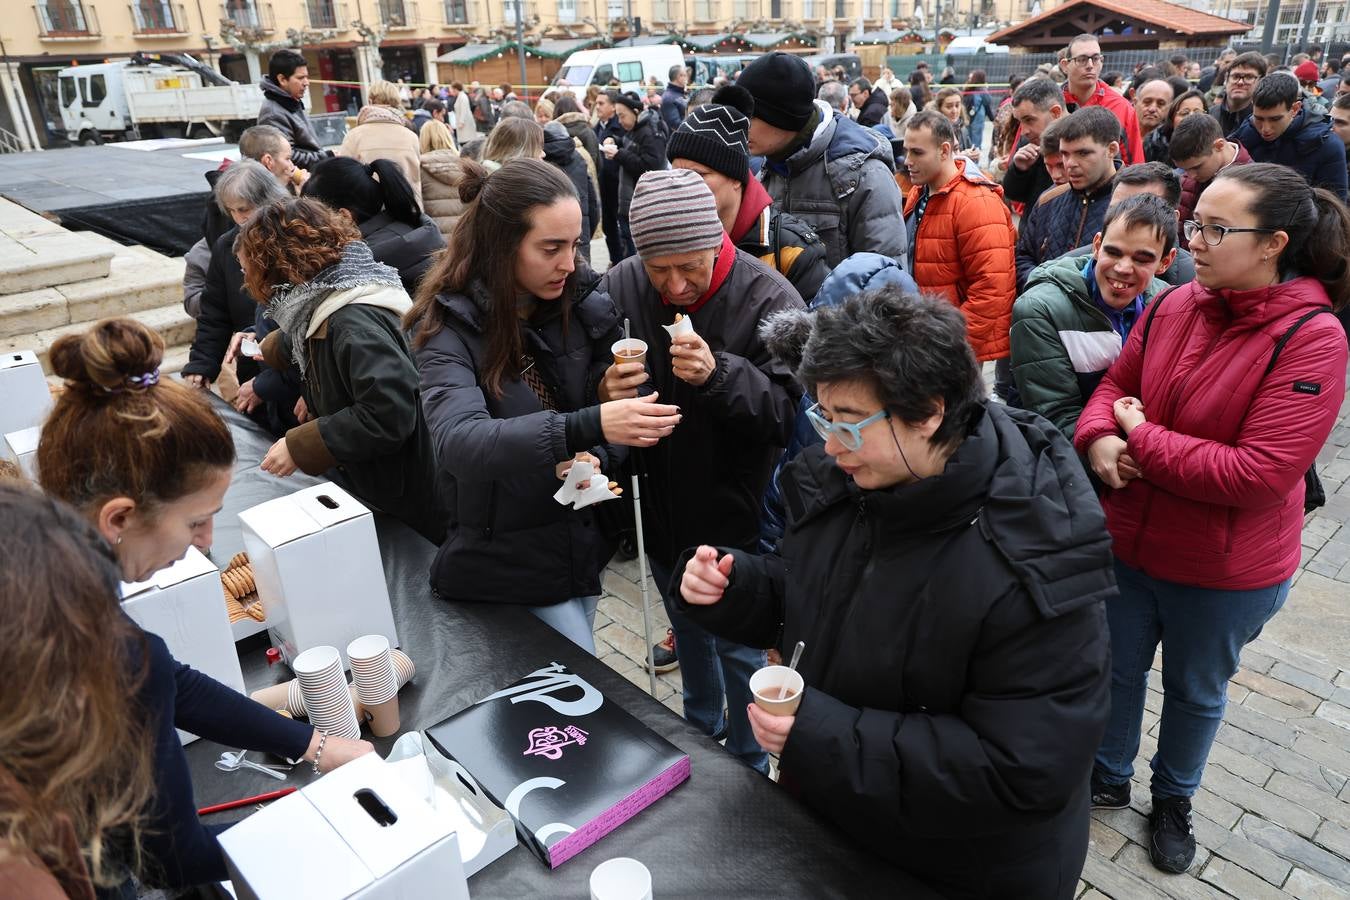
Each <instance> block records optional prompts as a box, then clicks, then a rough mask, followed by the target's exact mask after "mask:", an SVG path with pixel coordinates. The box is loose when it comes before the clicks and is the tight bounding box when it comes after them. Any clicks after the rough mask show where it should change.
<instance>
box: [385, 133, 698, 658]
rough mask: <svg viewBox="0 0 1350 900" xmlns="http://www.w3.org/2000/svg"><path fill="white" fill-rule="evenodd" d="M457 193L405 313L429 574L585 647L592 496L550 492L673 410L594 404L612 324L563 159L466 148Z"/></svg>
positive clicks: (595, 583) (592, 564)
mask: <svg viewBox="0 0 1350 900" xmlns="http://www.w3.org/2000/svg"><path fill="white" fill-rule="evenodd" d="M499 127H500V126H499ZM460 198H461V199H462V200H463V201H464V202H465V203H466V204H467V207H468V208H467V210H466V211H465V213H464V215H463V216H462V217H461V218H460V220H459V222H458V223H457V224H456V225H455V233H454V236H453V238H452V240H451V241H450V246H451V250H449V251H448V252H447V253H446V254H445V256H443V257H442V258H441V261H440V263H439V264H438V265H437V266H436V268H435V269H433V270H432V271H431V272H430V273H428V275H427V278H426V280H425V281H424V282H423V283H422V287H421V289H420V290H419V291H418V295H417V303H416V304H415V305H414V306H413V309H412V311H411V312H410V313H409V314H408V316H407V317H406V318H405V319H404V327H405V328H408V329H410V330H411V331H412V332H413V347H414V349H415V350H416V353H417V365H418V368H419V369H420V370H421V374H422V389H423V403H424V405H425V408H426V415H427V422H428V424H429V425H430V426H431V432H432V436H433V439H434V441H435V444H436V449H437V454H438V457H439V459H440V468H441V474H442V476H443V478H444V480H445V487H446V495H447V501H448V504H449V511H448V514H449V519H450V522H449V528H448V530H447V533H446V538H445V542H444V544H442V545H441V549H440V552H439V553H438V554H437V555H436V561H435V563H433V565H432V571H431V582H432V585H433V586H434V587H435V588H436V591H437V592H438V593H439V594H440V595H441V596H443V597H445V598H447V599H452V600H489V601H493V602H499V603H500V602H508V603H520V604H524V605H526V606H528V607H529V608H530V609H531V611H533V612H534V613H535V614H536V615H537V616H539V618H541V619H543V620H544V621H545V622H547V623H548V624H550V625H552V626H553V627H554V628H556V629H557V630H558V631H560V632H562V633H563V634H564V635H566V636H567V637H568V638H570V639H571V640H572V641H573V642H574V643H576V644H578V645H580V646H582V647H584V648H586V649H588V650H592V651H593V650H594V646H595V644H594V640H593V638H592V635H591V626H592V624H593V622H594V616H595V603H596V601H597V600H598V598H599V594H600V573H601V571H602V570H603V569H604V566H605V563H606V562H608V559H609V553H610V552H611V551H612V550H613V548H612V547H609V546H608V545H607V543H606V541H605V540H604V538H603V536H602V535H601V533H600V529H599V527H598V525H597V523H596V521H595V515H594V512H593V511H592V510H590V509H583V510H574V509H571V508H569V507H567V506H563V505H560V504H559V503H557V502H556V501H554V499H553V496H552V495H553V493H554V492H555V491H556V490H557V489H558V479H559V478H560V477H563V476H564V475H565V473H566V471H567V470H568V469H569V468H570V467H571V465H572V464H573V462H574V461H575V460H584V461H587V462H591V463H593V464H595V465H596V468H597V469H602V470H603V471H604V472H605V473H606V474H612V473H613V472H614V471H615V467H616V466H617V465H618V464H619V462H620V458H619V457H618V456H617V455H616V454H615V450H614V445H628V446H639V447H642V446H651V445H652V444H654V443H655V442H656V441H657V440H658V439H659V438H661V437H664V436H665V435H668V434H669V433H670V431H671V429H673V428H674V427H675V425H676V423H677V422H678V421H679V415H678V410H677V409H676V408H675V407H673V406H664V405H659V404H657V403H655V402H654V401H655V400H656V398H655V396H654V395H653V396H648V397H644V398H640V399H631V400H618V401H614V402H612V403H604V404H601V403H600V402H599V398H598V396H597V394H596V387H597V384H598V383H599V381H600V378H601V376H602V375H603V374H604V372H605V370H606V369H607V368H608V367H609V365H610V361H611V353H610V348H611V346H612V345H613V343H614V341H615V340H617V339H618V338H619V337H621V335H622V331H621V329H620V326H619V313H618V311H617V310H616V309H615V307H614V303H613V302H612V301H611V300H610V298H609V295H608V294H605V293H602V292H600V291H598V290H596V285H597V284H598V283H599V279H598V278H596V277H595V275H594V274H593V273H592V272H590V270H589V269H587V268H585V267H584V264H579V262H578V259H577V246H578V243H579V241H580V239H581V207H580V205H579V204H578V203H577V195H576V192H575V191H574V190H573V189H572V185H571V183H570V182H569V181H568V180H567V178H566V177H565V176H564V175H563V174H562V173H561V172H559V171H558V170H557V169H556V168H554V167H553V166H550V165H549V164H548V163H545V162H542V161H540V160H536V159H515V160H511V161H509V162H507V163H506V164H504V165H503V166H502V167H501V168H500V169H499V170H498V171H496V172H495V173H494V174H492V175H490V176H489V175H488V173H487V171H486V170H485V169H484V168H483V167H482V166H480V165H478V164H477V163H473V162H466V163H464V178H463V180H462V181H461V182H460Z"/></svg>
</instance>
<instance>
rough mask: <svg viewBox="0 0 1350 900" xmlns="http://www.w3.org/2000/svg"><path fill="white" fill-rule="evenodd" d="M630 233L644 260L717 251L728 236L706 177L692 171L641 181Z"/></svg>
mask: <svg viewBox="0 0 1350 900" xmlns="http://www.w3.org/2000/svg"><path fill="white" fill-rule="evenodd" d="M628 230H629V233H630V234H632V236H633V246H634V247H636V248H637V252H638V256H641V257H642V258H643V259H651V258H652V257H656V256H667V255H669V254H672V253H689V252H690V251H693V250H714V249H716V248H718V247H721V246H722V235H723V234H724V232H723V230H722V220H721V219H719V218H718V217H717V200H716V199H714V197H713V193H712V191H711V190H710V189H709V188H708V186H707V185H706V184H704V183H703V178H702V176H700V175H699V174H698V173H697V172H693V171H691V170H689V169H660V170H657V171H655V172H647V173H645V174H644V175H643V176H642V177H641V178H639V179H638V183H637V187H636V188H634V189H633V203H632V206H631V207H630V208H629V211H628Z"/></svg>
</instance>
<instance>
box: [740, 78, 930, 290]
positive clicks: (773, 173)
mask: <svg viewBox="0 0 1350 900" xmlns="http://www.w3.org/2000/svg"><path fill="white" fill-rule="evenodd" d="M816 115H817V116H819V119H818V121H819V123H820V124H819V125H817V127H816V129H815V131H814V132H812V133H811V137H810V139H809V140H808V141H807V142H806V144H805V146H803V147H801V148H799V149H797V150H795V151H793V152H792V153H791V155H789V156H788V157H787V158H786V159H783V160H781V161H775V160H766V161H765V164H764V168H763V169H761V170H760V173H759V175H760V178H759V180H760V182H761V183H762V184H763V185H764V189H765V190H767V191H768V192H769V196H771V197H773V203H774V207H775V208H776V209H781V210H786V211H787V212H790V213H792V214H793V215H794V216H797V217H798V218H799V219H801V220H802V221H804V222H806V224H808V225H810V226H811V227H812V228H814V229H815V231H816V234H818V235H820V239H821V240H822V241H823V242H824V243H825V259H826V262H828V263H829V265H830V266H837V265H839V263H840V262H842V261H843V260H844V258H845V257H847V256H849V255H850V254H852V253H858V252H861V251H867V252H870V253H880V254H882V255H883V256H889V257H891V259H894V260H895V261H896V262H898V263H900V265H901V266H904V265H905V254H906V252H907V248H908V246H909V241H908V239H907V238H906V236H905V220H904V208H903V207H904V203H903V199H902V198H901V196H900V188H899V186H898V185H897V184H896V183H895V162H894V159H893V158H892V156H891V147H890V143H889V142H888V141H886V140H885V139H884V138H883V137H882V136H881V135H879V134H877V133H876V132H875V131H872V130H871V129H869V128H863V127H862V126H860V125H859V124H858V123H857V122H854V121H852V120H850V119H846V118H844V117H843V116H841V115H840V114H838V113H836V112H833V111H832V110H830V108H829V107H828V106H826V105H825V104H824V103H822V102H820V101H816Z"/></svg>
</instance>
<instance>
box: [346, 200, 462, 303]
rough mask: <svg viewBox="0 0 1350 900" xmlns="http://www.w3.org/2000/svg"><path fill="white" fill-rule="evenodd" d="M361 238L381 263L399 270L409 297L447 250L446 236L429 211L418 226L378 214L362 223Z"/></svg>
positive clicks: (415, 291) (399, 275) (385, 214)
mask: <svg viewBox="0 0 1350 900" xmlns="http://www.w3.org/2000/svg"><path fill="white" fill-rule="evenodd" d="M360 229H361V240H363V241H365V242H366V244H367V245H369V247H370V252H371V254H372V255H373V256H374V257H375V259H376V260H377V261H378V262H382V263H384V264H385V265H386V266H393V267H394V268H395V269H398V277H399V278H400V279H401V280H402V281H403V288H404V290H406V291H407V292H408V295H409V296H412V295H413V294H416V293H417V285H418V282H420V281H421V280H422V276H423V275H425V274H426V273H427V270H428V269H430V268H431V264H432V263H434V262H435V261H436V254H437V253H439V252H440V251H442V250H444V249H445V237H444V236H443V235H442V234H441V229H440V228H439V227H438V226H437V225H436V222H435V220H434V219H432V218H431V217H430V216H427V215H426V214H423V215H422V221H421V223H420V224H418V226H417V227H416V228H413V227H412V226H410V225H408V224H407V223H405V222H400V221H398V220H397V219H394V218H392V217H391V216H390V215H389V214H388V213H382V212H381V213H376V214H375V215H373V216H371V217H370V218H369V219H366V220H365V221H364V222H362V223H361V225H360Z"/></svg>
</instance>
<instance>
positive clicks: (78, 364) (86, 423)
mask: <svg viewBox="0 0 1350 900" xmlns="http://www.w3.org/2000/svg"><path fill="white" fill-rule="evenodd" d="M50 355H51V364H52V370H53V371H54V372H55V373H56V374H57V375H59V376H60V377H62V378H64V379H65V387H66V389H65V391H63V392H62V393H61V395H60V397H58V398H57V401H56V406H55V408H54V409H53V410H52V412H51V414H50V415H49V416H48V417H47V421H46V423H45V424H44V425H43V427H42V437H41V439H40V440H39V442H38V450H37V460H38V468H39V478H40V480H41V483H42V488H43V490H45V491H46V492H47V493H48V494H50V495H51V496H53V497H56V498H58V499H61V500H64V501H66V502H67V503H69V504H70V505H71V506H73V507H75V509H76V510H77V511H78V512H79V513H80V514H81V515H82V516H83V517H84V518H85V519H86V520H87V521H88V522H90V523H91V524H92V525H93V526H94V528H95V529H96V530H97V532H98V533H99V534H100V535H101V536H102V538H103V540H105V541H106V542H107V544H108V546H109V547H110V548H111V550H112V552H113V554H114V556H115V557H116V559H117V563H118V566H119V567H120V569H121V577H122V580H123V581H128V582H133V581H145V580H146V579H148V578H149V577H150V576H151V575H153V574H154V573H155V572H157V571H159V570H160V569H163V568H165V567H166V566H169V565H171V564H172V563H173V562H174V561H175V560H178V559H181V558H182V556H183V554H184V553H186V552H187V548H188V546H189V545H191V546H195V547H197V548H198V549H200V550H202V551H206V550H209V549H210V547H211V538H212V521H213V518H214V516H215V514H216V512H217V511H218V510H219V509H220V505H221V498H223V497H224V495H225V490H226V488H228V487H229V485H230V474H231V472H232V471H233V468H234V461H235V457H234V441H233V439H232V438H231V437H230V432H229V429H228V428H226V427H225V423H224V422H223V421H222V420H221V418H220V416H218V415H216V414H215V412H214V411H213V410H212V409H211V407H210V405H209V403H208V401H207V399H206V398H205V397H204V396H202V395H201V394H200V393H198V392H197V391H194V390H192V389H191V388H188V387H186V386H184V385H182V384H178V383H177V382H175V381H173V380H172V379H170V378H168V377H165V378H163V379H162V380H161V378H160V373H159V366H160V363H161V362H162V361H163V358H164V343H163V341H162V340H161V339H160V337H159V335H157V334H155V333H154V332H153V331H150V330H149V329H148V328H146V327H145V326H144V325H142V324H141V323H140V322H137V321H135V320H134V319H105V320H104V321H102V322H99V323H98V324H96V325H94V326H93V327H92V328H90V329H89V330H88V331H86V332H84V333H83V334H79V335H68V336H66V337H63V338H61V339H60V340H58V341H57V342H56V343H55V344H53V345H52V349H51V354H50ZM112 614H114V615H118V616H121V615H123V613H122V612H121V610H120V609H115V611H114V612H113V613H112ZM125 624H129V623H125V622H118V623H116V625H114V626H112V627H110V628H109V631H108V639H109V640H115V639H117V638H116V636H117V635H118V634H119V633H121V632H122V631H124V630H125V629H124V628H123V627H122V626H123V625H125ZM132 627H134V626H132ZM137 646H138V647H140V646H142V645H141V644H140V642H137ZM132 649H136V648H132ZM131 664H132V665H133V666H136V667H139V666H141V665H146V666H148V671H147V674H146V676H145V680H144V682H143V683H142V685H141V688H140V690H139V692H138V695H137V699H139V701H140V706H141V708H143V709H144V711H145V712H146V714H147V715H148V717H149V719H148V721H147V722H146V723H145V726H146V730H147V731H148V732H149V734H148V737H149V739H150V740H152V741H153V744H154V757H155V758H154V779H155V797H154V800H153V801H152V804H151V807H150V809H148V810H146V818H147V822H146V827H145V829H144V830H143V834H144V836H145V839H144V849H145V852H146V854H147V856H148V857H149V860H148V862H149V864H150V865H149V866H147V867H146V870H145V871H146V873H147V879H148V880H149V881H150V882H151V883H152V884H153V885H155V886H160V885H163V886H169V887H184V886H189V885H194V884H205V883H207V882H211V881H220V880H222V879H224V878H226V877H227V875H226V871H225V858H224V856H223V855H222V853H221V850H220V844H219V843H217V841H216V836H215V834H214V832H212V831H210V830H208V829H207V828H206V827H205V826H203V825H202V824H201V823H200V822H199V821H198V820H197V810H196V804H195V803H193V799H192V780H191V778H190V776H189V773H188V766H187V757H186V756H185V755H184V754H183V748H182V745H181V743H180V742H179V740H178V734H177V732H175V730H174V728H175V726H176V727H179V728H182V729H184V730H185V731H190V732H192V733H193V734H196V735H200V736H201V737H204V738H206V739H207V740H212V741H218V742H220V743H222V744H225V745H227V746H231V747H240V746H242V747H244V748H245V749H249V750H264V751H267V752H269V753H273V754H276V755H278V756H285V757H289V758H292V759H294V758H297V757H303V758H304V759H307V760H313V759H314V758H315V757H316V755H317V756H319V757H320V763H321V767H322V769H323V771H329V770H331V769H333V768H336V767H337V766H339V765H341V764H342V763H344V762H346V761H348V760H350V759H354V758H355V757H357V756H359V755H361V754H363V753H368V752H370V751H371V750H372V749H373V748H372V747H371V745H370V744H369V743H367V742H366V741H352V740H347V739H345V738H339V737H328V738H323V737H322V736H321V735H320V734H319V732H317V731H315V730H314V729H313V728H311V727H309V726H308V725H305V724H302V723H300V722H293V721H289V720H287V719H284V718H282V717H281V716H278V715H277V714H276V713H275V712H273V711H272V710H270V709H268V708H267V707H265V706H263V705H261V704H259V703H254V702H253V701H252V700H250V699H249V698H247V697H245V696H244V695H243V694H240V693H237V692H236V691H234V690H233V689H231V688H228V687H226V686H225V685H222V684H220V683H219V682H218V681H216V680H215V679H213V678H210V677H208V676H206V675H203V674H202V673H201V672H198V671H196V670H195V669H193V668H191V667H190V666H186V665H183V664H182V663H180V662H178V661H177V660H175V659H174V658H173V656H172V655H171V654H170V653H169V649H168V647H167V646H165V644H164V641H162V640H161V639H160V638H159V637H158V636H156V635H153V634H146V635H145V642H144V645H143V650H139V651H138V652H137V653H136V654H135V656H134V658H133V659H132V660H131ZM320 747H322V748H323V750H322V753H321V754H320V753H319V748H320ZM102 749H103V750H104V752H108V753H119V752H125V750H124V749H123V748H118V747H105V748H102Z"/></svg>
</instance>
